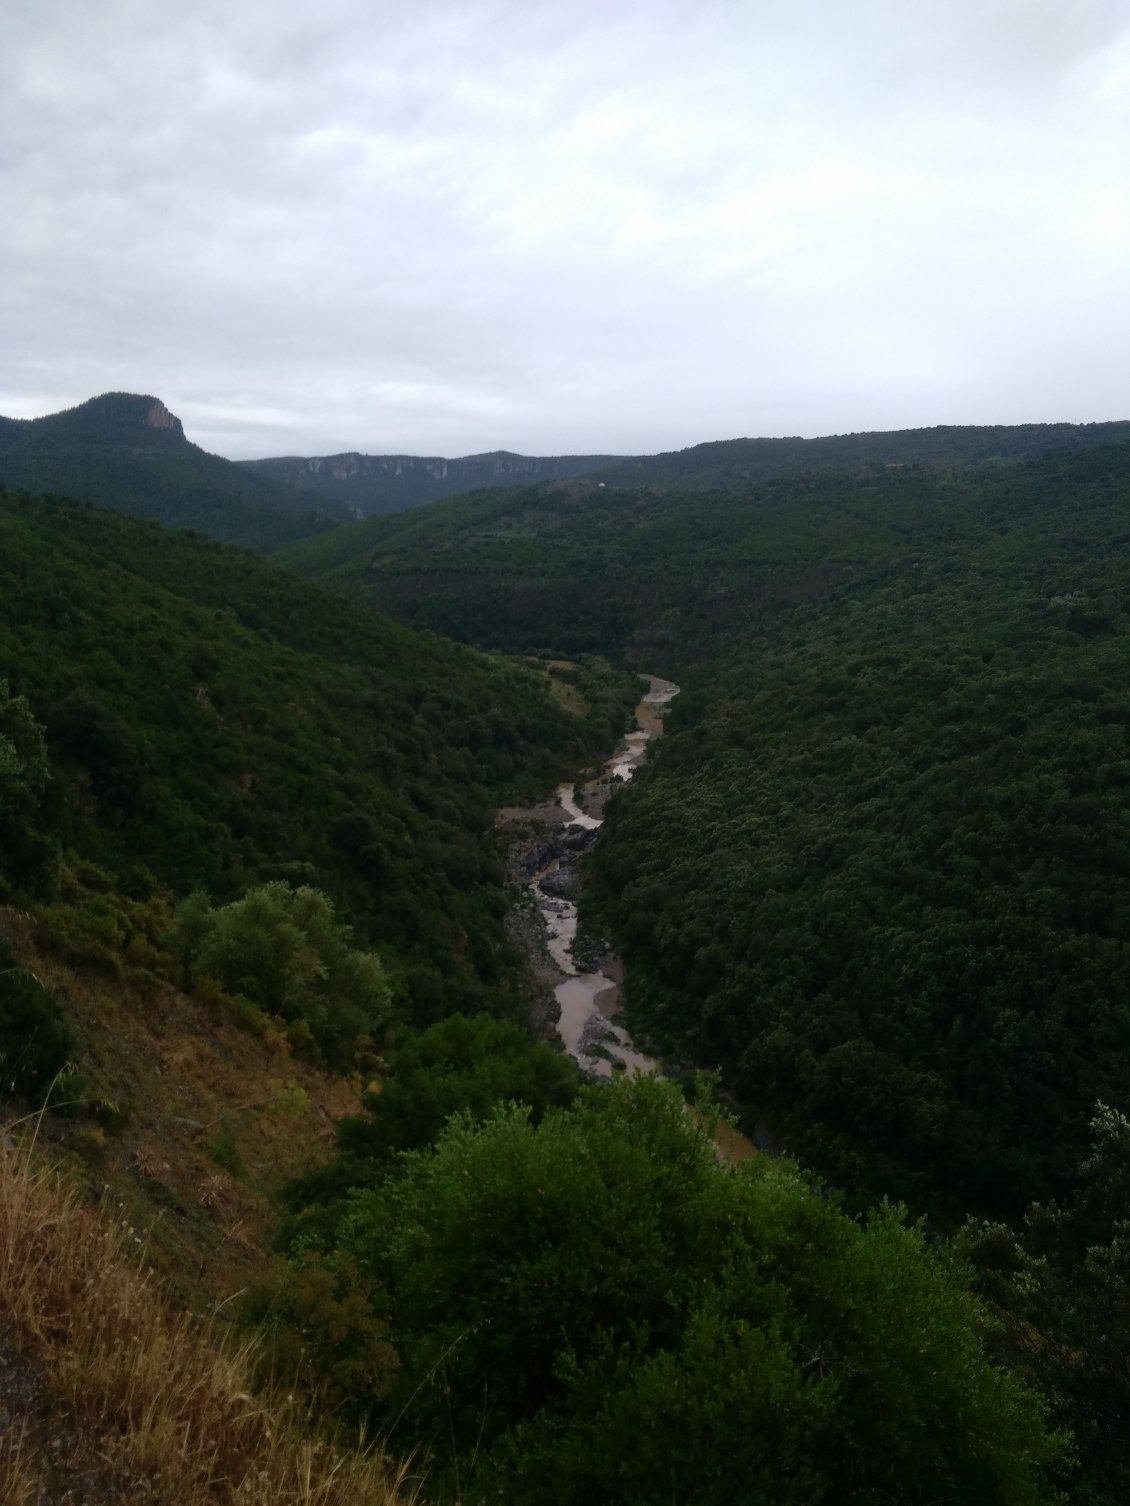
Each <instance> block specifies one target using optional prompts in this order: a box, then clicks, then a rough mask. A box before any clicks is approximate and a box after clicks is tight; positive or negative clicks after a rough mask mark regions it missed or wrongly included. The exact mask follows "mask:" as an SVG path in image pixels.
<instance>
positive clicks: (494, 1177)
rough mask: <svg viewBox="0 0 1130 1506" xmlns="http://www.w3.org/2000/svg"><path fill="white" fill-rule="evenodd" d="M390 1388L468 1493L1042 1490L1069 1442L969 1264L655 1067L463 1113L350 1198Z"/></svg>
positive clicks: (612, 1497) (635, 1497) (347, 1244)
mask: <svg viewBox="0 0 1130 1506" xmlns="http://www.w3.org/2000/svg"><path fill="white" fill-rule="evenodd" d="M342 1244H343V1246H344V1248H345V1249H346V1250H347V1251H348V1252H349V1253H351V1254H352V1255H353V1256H354V1257H355V1258H356V1260H357V1261H358V1263H359V1265H360V1266H361V1268H362V1269H363V1270H364V1271H365V1272H366V1273H367V1274H368V1276H369V1277H370V1279H372V1280H374V1281H375V1282H377V1283H378V1284H380V1285H381V1286H384V1287H386V1288H387V1290H388V1293H389V1296H390V1298H391V1303H392V1314H393V1319H392V1340H393V1342H394V1343H395V1345H396V1347H397V1350H398V1352H399V1354H400V1358H401V1371H400V1375H399V1378H398V1382H397V1385H396V1387H395V1388H394V1391H393V1394H392V1397H391V1399H390V1409H391V1412H392V1414H393V1415H398V1414H399V1412H400V1409H401V1408H403V1409H404V1419H403V1421H402V1422H401V1423H400V1426H401V1427H402V1428H404V1427H409V1428H414V1429H415V1430H416V1433H417V1436H418V1441H419V1442H421V1443H423V1444H424V1445H426V1446H427V1447H429V1448H430V1449H431V1450H432V1451H433V1455H434V1460H435V1462H434V1474H433V1478H435V1479H436V1480H437V1481H440V1482H445V1483H446V1485H447V1486H448V1487H449V1488H450V1490H451V1491H452V1493H453V1494H457V1495H458V1496H459V1497H460V1498H461V1499H462V1500H464V1501H467V1502H474V1501H486V1500H488V1499H489V1500H497V1499H499V1498H501V1499H505V1500H506V1501H508V1502H512V1503H526V1502H530V1503H533V1502H535V1501H536V1502H539V1503H559V1506H566V1503H568V1506H573V1503H576V1506H580V1503H582V1502H585V1503H589V1502H592V1501H605V1502H623V1503H625V1506H627V1503H629V1502H631V1503H633V1506H641V1503H655V1506H659V1503H660V1502H669V1501H678V1502H680V1503H684V1502H686V1503H690V1502H699V1503H703V1506H706V1503H716V1502H717V1503H722V1502H732V1501H735V1500H758V1501H761V1500H765V1501H770V1500H771V1501H774V1502H795V1503H797V1506H800V1503H802V1502H803V1503H805V1506H810V1503H815V1502H820V1501H852V1502H878V1501H887V1500H890V1501H900V1502H907V1503H909V1502H921V1503H923V1506H925V1503H926V1502H935V1501H938V1500H939V1499H942V1500H953V1501H969V1502H973V1501H977V1502H979V1503H988V1502H1000V1503H1005V1502H1008V1503H1017V1506H1019V1503H1035V1502H1040V1501H1045V1500H1050V1499H1051V1498H1052V1497H1051V1495H1050V1493H1049V1491H1048V1490H1047V1488H1046V1487H1045V1485H1044V1484H1042V1483H1041V1481H1042V1478H1043V1475H1044V1471H1045V1468H1047V1467H1049V1466H1051V1465H1052V1464H1053V1463H1054V1462H1055V1461H1056V1459H1057V1458H1058V1457H1059V1456H1060V1454H1061V1453H1062V1448H1063V1445H1062V1440H1059V1439H1057V1438H1055V1437H1051V1436H1049V1435H1048V1433H1047V1432H1046V1430H1045V1428H1044V1425H1043V1421H1042V1416H1041V1410H1040V1407H1039V1404H1038V1403H1037V1402H1036V1400H1035V1399H1034V1397H1033V1396H1032V1395H1031V1394H1030V1393H1027V1392H1026V1391H1025V1390H1024V1389H1023V1388H1022V1387H1021V1386H1020V1385H1019V1384H1018V1383H1017V1382H1015V1381H1014V1380H1013V1379H1012V1378H1010V1377H1009V1376H1008V1375H1006V1374H1005V1373H1003V1372H1002V1371H1000V1370H998V1369H996V1368H994V1367H993V1366H992V1365H991V1364H990V1363H989V1361H988V1360H987V1358H986V1356H985V1352H984V1348H983V1345H982V1340H981V1336H980V1331H979V1326H980V1312H979V1309H978V1306H977V1304H976V1303H975V1302H974V1301H973V1300H972V1299H971V1298H970V1297H969V1296H968V1295H967V1293H966V1292H965V1291H964V1289H963V1287H962V1284H961V1273H960V1272H958V1271H956V1270H954V1269H952V1268H951V1267H950V1266H949V1265H948V1264H947V1262H946V1261H945V1260H944V1259H942V1258H941V1257H939V1256H937V1255H935V1254H934V1253H932V1252H931V1251H930V1250H929V1249H928V1248H927V1247H926V1246H925V1244H924V1241H923V1237H922V1234H921V1232H920V1230H918V1229H917V1228H912V1227H907V1226H906V1224H905V1223H904V1221H903V1218H902V1216H901V1214H900V1212H899V1210H894V1209H890V1208H886V1207H884V1208H883V1209H882V1210H880V1211H879V1212H878V1213H877V1214H875V1215H874V1216H873V1217H872V1218H871V1219H870V1220H869V1221H868V1222H867V1223H866V1224H865V1225H861V1224H859V1223H856V1222H854V1221H853V1220H851V1219H849V1218H847V1217H846V1216H845V1215H844V1214H842V1213H841V1212H839V1211H838V1210H837V1208H836V1207H835V1206H834V1205H833V1204H832V1203H831V1202H830V1201H828V1200H827V1199H824V1198H821V1197H819V1196H817V1195H816V1194H815V1193H814V1192H813V1190H812V1189H811V1188H810V1187H809V1186H808V1185H807V1184H806V1182H805V1181H804V1179H803V1178H802V1177H801V1176H800V1174H799V1173H798V1172H797V1171H796V1170H795V1169H794V1168H793V1167H792V1166H791V1165H789V1164H787V1163H781V1162H777V1163H771V1162H768V1161H765V1160H757V1161H755V1162H753V1163H750V1164H749V1165H748V1166H747V1167H744V1168H742V1169H741V1170H735V1169H732V1168H729V1167H727V1166H723V1165H720V1164H719V1163H718V1160H717V1158H716V1154H715V1150H714V1146H713V1144H712V1141H711V1138H710V1133H709V1126H708V1124H707V1123H705V1122H704V1121H703V1120H702V1119H701V1118H699V1117H695V1116H692V1115H691V1114H690V1113H688V1111H687V1110H686V1109H685V1108H684V1105H683V1103H682V1100H681V1098H680V1096H679V1095H678V1093H677V1092H676V1091H675V1090H674V1089H673V1088H671V1087H669V1086H667V1085H664V1084H661V1083H658V1082H656V1081H654V1080H635V1081H631V1082H624V1083H618V1084H615V1085H614V1086H613V1087H611V1088H610V1089H588V1090H586V1091H585V1092H584V1093H583V1094H582V1095H581V1097H580V1098H579V1099H578V1100H577V1101H576V1103H575V1104H574V1105H573V1106H572V1107H571V1108H569V1109H567V1110H563V1111H554V1112H551V1113H549V1114H547V1115H546V1116H545V1118H544V1119H543V1121H542V1122H541V1124H540V1125H534V1124H532V1123H531V1122H530V1116H529V1113H528V1111H526V1110H523V1109H521V1108H518V1107H510V1108H508V1109H502V1110H499V1111H498V1112H497V1113H496V1114H495V1116H494V1117H492V1118H491V1119H490V1120H489V1121H487V1123H486V1124H483V1125H480V1124H475V1123H474V1122H473V1120H472V1119H471V1118H470V1116H464V1117H461V1118H457V1119H455V1120H453V1121H452V1122H451V1124H449V1126H448V1128H447V1129H446V1130H445V1132H444V1134H443V1136H442V1137H441V1139H440V1141H439V1142H438V1144H437V1146H436V1147H435V1148H434V1149H431V1150H426V1151H421V1152H416V1153H412V1154H410V1155H408V1156H406V1157H405V1158H404V1160H403V1163H402V1172H401V1174H400V1175H399V1176H398V1177H394V1178H390V1179H388V1180H387V1181H386V1182H385V1183H383V1184H382V1186H381V1187H380V1188H379V1189H378V1190H376V1191H371V1192H367V1193H361V1194H359V1195H358V1196H357V1199H356V1202H355V1206H354V1208H353V1210H352V1212H351V1213H350V1214H349V1215H348V1217H347V1218H346V1220H345V1221H344V1224H343V1226H342Z"/></svg>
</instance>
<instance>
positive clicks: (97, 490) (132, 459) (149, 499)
mask: <svg viewBox="0 0 1130 1506" xmlns="http://www.w3.org/2000/svg"><path fill="white" fill-rule="evenodd" d="M0 485H3V486H9V487H23V488H25V489H26V490H28V491H31V492H55V493H61V494H63V495H65V496H69V497H75V498H77V499H78V500H80V501H83V502H97V503H98V504H99V506H101V507H110V508H113V509H114V510H115V511H117V512H127V513H132V514H133V515H134V516H136V517H141V518H152V519H154V520H155V521H156V522H158V523H164V524H165V525H166V526H168V527H170V528H198V529H200V530H201V532H203V533H207V534H209V535H210V536H211V537H212V538H216V539H225V540H227V541H229V542H231V543H236V544H243V545H244V546H245V547H247V548H249V549H259V550H267V549H270V548H272V547H274V546H275V545H278V544H282V543H286V542H287V541H289V540H291V539H298V538H304V537H305V536H306V535H307V534H311V533H317V532H318V531H319V530H320V529H323V528H329V527H332V526H333V525H334V524H338V523H342V522H344V521H345V520H346V519H347V518H348V517H349V516H350V515H351V514H350V509H349V508H348V507H346V506H344V505H343V504H342V503H340V502H337V501H334V500H333V499H331V498H327V497H323V496H318V495H314V494H310V493H304V492H300V491H298V490H297V489H295V488H293V487H289V486H287V485H286V484H285V483H283V482H279V481H274V480H272V479H270V478H269V477H266V476H263V475H259V474H257V473H256V472H254V471H248V470H245V469H244V468H242V467H241V466H238V465H235V464H234V463H233V462H232V461H230V460H224V459H223V458H222V457H221V456H219V455H210V454H208V452H207V451H206V450H202V449H200V447H199V446H198V445H194V444H191V443H190V442H189V441H188V440H187V439H186V438H185V434H184V429H183V428H182V426H181V422H180V419H179V418H177V417H176V416H175V415H174V414H172V413H170V412H169V411H168V409H167V408H166V407H165V405H164V404H163V403H162V402H160V401H158V399H157V398H154V397H142V396H138V395H136V394H133V393H128V392H108V393H105V394H103V395H102V396H101V397H94V398H91V399H90V401H89V402H85V403H81V404H80V405H79V406H78V407H77V408H70V409H68V410H67V411H66V412H64V413H52V414H50V415H49V416H48V417H46V418H33V419H15V418H0Z"/></svg>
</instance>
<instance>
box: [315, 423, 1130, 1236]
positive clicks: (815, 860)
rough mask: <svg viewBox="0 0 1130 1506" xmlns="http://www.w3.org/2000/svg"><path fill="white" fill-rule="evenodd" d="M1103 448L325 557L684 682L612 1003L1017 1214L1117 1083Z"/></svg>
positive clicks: (431, 530)
mask: <svg viewBox="0 0 1130 1506" xmlns="http://www.w3.org/2000/svg"><path fill="white" fill-rule="evenodd" d="M1128 457H1130V449H1128V448H1127V447H1125V446H1115V447H1107V448H1101V447H1100V448H1098V449H1091V450H1087V451H1082V452H1080V453H1078V454H1076V455H1072V456H1064V457H1055V458H1052V459H1048V460H1042V461H1032V462H1026V463H1023V464H1018V465H1012V466H1003V467H1002V466H999V465H995V464H994V465H987V466H980V467H971V468H968V469H964V470H953V471H944V472H939V471H936V470H933V469H928V468H925V467H921V468H908V469H899V470H895V471H889V472H884V473H882V474H880V475H878V476H875V477H871V478H865V479H862V480H861V479H860V478H859V477H857V476H854V475H845V474H844V473H837V472H803V473H798V474H796V475H793V476H788V477H781V478H778V479H776V480H774V481H772V482H770V483H767V484H765V485H764V486H762V487H759V488H755V489H748V490H746V491H745V492H734V491H720V492H707V493H695V494H679V493H670V492H668V493H655V492H651V491H648V490H627V491H625V490H618V489H615V488H612V487H604V488H601V487H597V486H590V485H589V484H586V483H574V484H572V485H570V486H567V487H566V486H559V487H554V488H542V489H539V490H536V491H532V492H527V493H526V494H524V495H522V496H518V495H516V494H514V493H510V494H500V493H490V494H480V495H479V496H477V497H473V498H467V499H462V500H461V501H459V502H455V503H449V504H446V505H445V506H443V507H439V508H436V509H433V510H431V511H430V513H429V514H421V515H417V516H416V517H413V518H407V519H401V520H393V521H391V522H389V523H385V524H377V525H367V526H368V527H371V533H370V538H371V540H372V546H371V548H370V549H369V550H368V551H367V552H366V553H363V554H362V555H360V556H358V557H357V558H355V559H351V560H346V561H344V562H343V563H341V564H338V565H336V567H334V568H332V569H331V570H329V571H327V573H326V578H327V579H329V580H331V581H333V582H335V583H336V584H339V585H341V586H343V587H345V588H347V589H350V590H352V591H355V592H356V593H358V594H360V595H362V596H363V597H364V598H366V599H370V600H377V601H381V602H383V603H384V604H385V605H387V606H388V607H389V608H390V609H392V610H395V611H396V612H398V613H399V614H400V615H402V616H403V617H404V618H405V619H407V620H410V621H413V622H416V623H427V624H428V625H432V626H437V627H440V628H442V629H444V630H446V631H448V632H452V633H454V634H457V635H459V636H462V637H464V638H467V639H470V640H472V641H479V642H489V643H492V644H500V645H501V644H504V645H506V646H508V647H519V646H521V647H533V646H535V645H538V644H541V643H551V642H559V643H561V644H563V645H565V646H568V647H571V648H574V649H575V648H578V647H581V646H585V647H595V646H596V645H598V644H599V645H601V646H603V647H604V648H605V649H606V650H608V651H610V652H613V653H616V654H620V655H623V656H624V657H625V658H627V659H629V660H631V661H632V662H635V663H646V665H647V667H649V668H654V669H661V670H663V671H665V672H669V673H673V674H676V675H678V676H680V677H682V678H683V679H684V681H685V686H686V688H685V689H684V693H683V695H682V697H681V698H680V699H679V701H678V703H677V705H676V710H675V713H674V716H673V719H672V723H671V736H670V737H669V738H667V739H665V740H664V742H663V744H662V745H661V746H660V749H659V752H658V754H657V756H656V758H655V761H654V767H653V769H652V771H651V774H650V776H649V777H648V778H647V779H645V780H644V781H642V782H641V784H640V786H639V788H638V789H637V788H633V789H631V790H630V791H627V792H626V793H625V794H624V795H623V797H622V799H621V801H620V802H619V805H614V806H613V808H612V813H611V819H610V822H609V835H608V836H607V838H606V840H605V841H604V842H603V843H602V845H601V849H600V853H599V855H598V858H597V860H596V864H595V869H596V873H597V875H598V878H599V889H598V891H597V895H598V897H597V898H594V900H593V901H592V903H597V904H599V907H600V911H601V914H602V916H603V918H604V919H605V920H606V921H607V923H608V924H609V925H611V926H612V928H613V930H614V933H615V934H616V935H617V936H618V937H619V938H621V939H622V941H623V943H624V945H625V947H626V948H627V951H628V954H629V956H630V958H631V961H632V967H631V970H630V979H631V982H630V997H631V999H632V1001H633V1006H634V1009H635V1012H636V1017H637V1019H639V1020H646V1021H647V1023H648V1025H649V1026H650V1028H651V1029H652V1030H653V1031H654V1032H655V1034H656V1037H657V1039H658V1040H659V1042H660V1043H661V1044H662V1045H664V1046H665V1047H666V1048H667V1049H668V1050H672V1049H674V1050H677V1051H680V1052H683V1053H686V1054H687V1055H689V1056H690V1057H691V1058H692V1059H695V1060H697V1061H700V1062H706V1063H708V1064H711V1065H713V1064H717V1065H720V1066H721V1067H722V1068H723V1070H724V1073H725V1075H726V1077H727V1079H728V1081H729V1082H730V1084H731V1085H732V1086H733V1087H734V1088H735V1090H736V1091H738V1093H739V1095H740V1097H741V1099H742V1101H743V1102H744V1103H746V1104H747V1105H748V1106H749V1108H750V1111H751V1112H752V1113H755V1114H756V1115H759V1116H763V1117H764V1118H766V1119H767V1120H768V1121H769V1122H770V1123H772V1124H774V1125H775V1126H776V1127H777V1128H778V1129H779V1130H780V1131H781V1132H783V1133H785V1134H786V1135H787V1137H788V1139H789V1142H790V1143H791V1144H794V1145H796V1146H797V1147H798V1148H799V1149H801V1150H802V1151H803V1153H804V1154H805V1155H807V1156H809V1157H811V1158H812V1159H813V1160H814V1161H815V1162H816V1164H818V1165H822V1166H823V1167H824V1169H825V1170H826V1171H827V1172H828V1174H829V1175H832V1176H834V1177H835V1179H836V1180H837V1181H839V1182H840V1183H841V1184H843V1185H847V1186H853V1187H865V1188H866V1189H867V1190H868V1191H869V1192H874V1191H876V1190H879V1189H881V1188H897V1189H899V1190H901V1191H902V1192H904V1193H909V1194H910V1195H912V1196H914V1197H916V1198H917V1199H919V1200H921V1203H922V1205H923V1206H934V1207H940V1206H942V1205H947V1206H956V1207H969V1206H976V1207H982V1208H996V1207H1000V1206H1001V1205H1002V1204H1003V1203H1008V1204H1009V1205H1010V1206H1012V1207H1022V1206H1023V1203H1024V1201H1025V1200H1026V1199H1027V1198H1028V1197H1032V1196H1042V1195H1045V1194H1047V1193H1048V1192H1050V1191H1054V1190H1056V1189H1057V1188H1059V1187H1062V1185H1063V1179H1064V1178H1065V1177H1066V1176H1067V1175H1068V1174H1069V1169H1070V1168H1071V1167H1073V1166H1074V1164H1075V1162H1076V1160H1077V1157H1078V1154H1079V1152H1080V1148H1081V1146H1082V1144H1083V1142H1084V1139H1085V1135H1086V1123H1087V1119H1088V1117H1089V1113H1090V1110H1091V1108H1092V1106H1093V1103H1094V1100H1095V1098H1096V1097H1101V1096H1103V1095H1104V1094H1106V1095H1108V1096H1114V1097H1115V1098H1119V1097H1120V1096H1121V1095H1123V1094H1124V1093H1125V1091H1126V1088H1127V1084H1126V1082H1125V1081H1124V1079H1123V1066H1122V1062H1123V1060H1124V1051H1123V1045H1124V1042H1123V1032H1124V1030H1125V1028H1126V1018H1127V1016H1126V1008H1127V999H1126V997H1125V994H1124V992H1123V990H1124V981H1123V980H1124V978H1125V969H1124V967H1123V962H1124V960H1125V955H1124V952H1123V950H1122V949H1123V948H1124V947H1125V945H1126V942H1127V940H1128V939H1130V938H1128V936H1127V929H1126V928H1127V915H1126V911H1125V907H1124V906H1123V905H1122V904H1121V901H1120V899H1119V897H1118V896H1119V894H1120V893H1121V886H1122V885H1123V884H1124V882H1125V878H1126V874H1127V862H1128V856H1127V854H1128V847H1130V842H1128V837H1130V832H1128V827H1127V809H1126V807H1127V800H1128V794H1127V790H1128V786H1127V782H1126V779H1125V771H1126V767H1128V766H1127V765H1126V759H1127V744H1126V738H1127V731H1126V728H1127V719H1126V716H1125V708H1124V705H1123V701H1124V697H1123V695H1122V692H1121V689H1120V687H1121V685H1122V681H1123V678H1124V676H1125V672H1126V664H1127V641H1128V640H1127V600H1128V589H1130V588H1128V583H1127V574H1126V570H1127V566H1126V542H1127V533H1126V522H1127V517H1128V513H1127V501H1128V497H1130V472H1128V466H1127V460H1128ZM347 533H348V531H347ZM346 536H347V534H337V535H329V536H327V537H326V538H325V539H323V540H319V541H316V542H314V543H312V544H310V545H308V546H306V548H305V549H304V551H303V557H304V559H305V560H306V561H307V562H310V561H312V560H314V559H315V558H316V557H318V556H319V555H321V557H322V558H323V559H324V560H327V561H328V560H330V559H332V558H333V551H334V550H335V549H336V548H338V547H339V545H340V543H341V542H342V541H343V540H344V538H345V537H346ZM943 1151H944V1154H943Z"/></svg>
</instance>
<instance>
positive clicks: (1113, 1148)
mask: <svg viewBox="0 0 1130 1506" xmlns="http://www.w3.org/2000/svg"><path fill="white" fill-rule="evenodd" d="M1091 1134H1092V1143H1091V1151H1090V1154H1089V1155H1087V1156H1086V1157H1085V1159H1084V1160H1083V1161H1082V1163H1081V1164H1080V1166H1079V1168H1078V1171H1077V1177H1076V1182H1075V1186H1074V1187H1073V1189H1072V1191H1071V1193H1070V1194H1069V1196H1068V1197H1067V1198H1066V1199H1065V1200H1064V1201H1063V1202H1062V1203H1058V1204H1057V1203H1049V1204H1046V1205H1041V1204H1035V1205H1033V1207H1032V1208H1030V1209H1029V1211H1028V1214H1027V1216H1026V1217H1025V1219H1024V1221H1023V1223H1022V1224H1021V1225H1020V1228H1019V1232H1014V1231H1013V1230H1012V1229H1009V1228H1008V1227H1007V1226H1006V1225H1003V1224H971V1225H969V1226H967V1228H966V1230H965V1231H963V1238H964V1239H965V1240H966V1241H967V1242H968V1245H969V1249H970V1255H971V1258H972V1259H973V1260H974V1262H975V1264H976V1265H977V1266H978V1267H979V1268H980V1272H981V1281H982V1284H983V1286H984V1289H985V1290H986V1292H987V1293H988V1294H990V1295H991V1296H992V1297H994V1298H995V1300H996V1301H998V1302H999V1303H1000V1304H1001V1305H1002V1307H1003V1308H1004V1309H1005V1310H1006V1312H1007V1313H1008V1314H1009V1318H1010V1321H1009V1323H1008V1325H1007V1327H1006V1329H1005V1332H1006V1334H1007V1336H1008V1339H1007V1345H1006V1350H1007V1352H1008V1353H1009V1356H1010V1358H1011V1360H1012V1361H1013V1362H1014V1363H1015V1364H1017V1365H1018V1366H1019V1367H1020V1368H1021V1369H1022V1370H1023V1371H1024V1372H1025V1373H1026V1374H1027V1375H1028V1376H1029V1377H1030V1379H1031V1381H1032V1382H1033V1384H1035V1385H1037V1386H1038V1387H1039V1388H1040V1389H1041V1390H1042V1391H1043V1392H1044V1394H1045V1395H1046V1396H1048V1397H1049V1398H1050V1400H1051V1402H1052V1408H1053V1415H1054V1416H1055V1417H1056V1419H1057V1420H1058V1421H1060V1422H1062V1423H1063V1424H1065V1425H1066V1426H1069V1427H1070V1428H1071V1429H1072V1431H1073V1432H1074V1435H1075V1440H1076V1447H1077V1450H1078V1454H1079V1462H1080V1480H1079V1483H1078V1484H1077V1486H1076V1488H1075V1490H1074V1491H1073V1492H1072V1500H1073V1501H1079V1502H1085V1503H1087V1506H1119V1503H1121V1502H1122V1501H1123V1500H1124V1499H1125V1486H1126V1461H1127V1459H1130V1119H1127V1117H1126V1115H1125V1114H1122V1113H1120V1112H1118V1110H1116V1109H1113V1108H1111V1107H1109V1106H1108V1105H1106V1104H1101V1103H1100V1104H1099V1105H1098V1106H1097V1110H1096V1113H1095V1116H1094V1118H1093V1119H1092V1121H1091Z"/></svg>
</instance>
